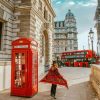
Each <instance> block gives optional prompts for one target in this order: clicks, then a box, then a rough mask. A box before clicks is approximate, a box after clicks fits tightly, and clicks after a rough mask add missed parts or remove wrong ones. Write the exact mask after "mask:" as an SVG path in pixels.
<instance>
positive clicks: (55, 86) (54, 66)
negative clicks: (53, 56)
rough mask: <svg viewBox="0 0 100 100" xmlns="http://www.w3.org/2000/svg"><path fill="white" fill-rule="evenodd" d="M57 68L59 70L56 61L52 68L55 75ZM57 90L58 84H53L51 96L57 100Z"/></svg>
mask: <svg viewBox="0 0 100 100" xmlns="http://www.w3.org/2000/svg"><path fill="white" fill-rule="evenodd" d="M57 68H58V65H57V63H56V61H53V64H52V66H51V70H52V71H53V73H55V71H56V70H57ZM56 88H57V84H52V86H51V96H52V97H54V99H56V97H55V95H56Z"/></svg>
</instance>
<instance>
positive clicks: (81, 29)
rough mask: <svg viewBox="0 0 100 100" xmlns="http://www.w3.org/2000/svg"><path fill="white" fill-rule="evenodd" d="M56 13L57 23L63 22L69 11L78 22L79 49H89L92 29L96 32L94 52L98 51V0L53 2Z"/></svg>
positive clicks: (56, 0)
mask: <svg viewBox="0 0 100 100" xmlns="http://www.w3.org/2000/svg"><path fill="white" fill-rule="evenodd" d="M52 6H53V9H54V11H55V13H56V17H55V21H63V20H64V19H65V16H66V13H67V12H68V9H71V12H72V13H73V14H74V16H75V18H76V22H77V31H78V49H88V48H89V47H88V33H89V31H90V28H92V29H93V32H94V46H93V47H94V50H95V51H96V43H97V41H96V38H97V36H96V34H97V33H96V28H95V20H94V16H95V11H96V7H97V0H52Z"/></svg>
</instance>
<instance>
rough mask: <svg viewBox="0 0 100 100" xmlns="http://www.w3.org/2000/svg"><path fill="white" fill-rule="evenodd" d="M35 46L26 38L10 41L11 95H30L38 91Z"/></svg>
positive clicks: (36, 45)
mask: <svg viewBox="0 0 100 100" xmlns="http://www.w3.org/2000/svg"><path fill="white" fill-rule="evenodd" d="M37 47H38V44H37V42H36V41H33V40H31V39H27V38H20V39H17V40H15V41H13V42H12V63H11V64H12V68H11V95H15V96H24V97H31V96H33V95H34V94H36V93H37V92H38V50H37Z"/></svg>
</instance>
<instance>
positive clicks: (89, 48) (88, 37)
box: [88, 35, 90, 50]
mask: <svg viewBox="0 0 100 100" xmlns="http://www.w3.org/2000/svg"><path fill="white" fill-rule="evenodd" d="M88 49H89V50H90V36H89V35H88Z"/></svg>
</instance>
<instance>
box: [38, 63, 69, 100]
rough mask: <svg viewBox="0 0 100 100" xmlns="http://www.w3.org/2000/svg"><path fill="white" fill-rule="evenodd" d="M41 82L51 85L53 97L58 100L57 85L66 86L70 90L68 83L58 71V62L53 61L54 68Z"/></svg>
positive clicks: (52, 67)
mask: <svg viewBox="0 0 100 100" xmlns="http://www.w3.org/2000/svg"><path fill="white" fill-rule="evenodd" d="M40 82H46V83H51V84H52V85H51V94H50V95H51V96H52V97H53V98H54V99H56V97H55V95H56V88H57V84H59V85H64V86H66V87H67V88H68V85H67V81H66V80H65V79H64V78H63V77H62V76H61V75H60V73H59V71H58V65H57V63H56V61H53V63H52V66H51V68H50V70H49V72H48V73H47V75H46V76H45V77H44V78H43V79H42V80H41V81H40Z"/></svg>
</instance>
